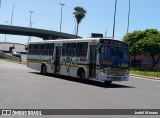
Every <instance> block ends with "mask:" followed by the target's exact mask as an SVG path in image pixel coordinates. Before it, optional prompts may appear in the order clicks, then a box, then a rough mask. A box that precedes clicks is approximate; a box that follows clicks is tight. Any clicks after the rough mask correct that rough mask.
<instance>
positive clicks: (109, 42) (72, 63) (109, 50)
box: [27, 38, 129, 84]
mask: <svg viewBox="0 0 160 118" xmlns="http://www.w3.org/2000/svg"><path fill="white" fill-rule="evenodd" d="M27 60H28V62H27V66H28V67H29V68H32V69H35V70H38V71H40V72H41V74H43V75H45V74H46V73H52V74H59V75H65V76H71V77H76V78H81V79H95V80H100V81H104V82H106V83H107V84H110V83H111V82H112V81H127V80H128V79H129V51H128V45H127V44H126V43H124V42H122V41H119V40H114V39H105V38H86V39H57V40H45V41H40V42H31V43H30V44H29V51H28V59H27Z"/></svg>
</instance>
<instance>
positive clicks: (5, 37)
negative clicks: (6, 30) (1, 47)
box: [5, 21, 8, 42]
mask: <svg viewBox="0 0 160 118" xmlns="http://www.w3.org/2000/svg"><path fill="white" fill-rule="evenodd" d="M5 22H6V25H7V23H8V21H5ZM6 39H7V34H5V42H6Z"/></svg>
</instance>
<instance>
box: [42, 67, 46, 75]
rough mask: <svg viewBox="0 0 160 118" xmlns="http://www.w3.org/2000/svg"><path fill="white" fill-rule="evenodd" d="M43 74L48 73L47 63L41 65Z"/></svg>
mask: <svg viewBox="0 0 160 118" xmlns="http://www.w3.org/2000/svg"><path fill="white" fill-rule="evenodd" d="M41 74H42V75H46V74H47V71H46V65H42V67H41Z"/></svg>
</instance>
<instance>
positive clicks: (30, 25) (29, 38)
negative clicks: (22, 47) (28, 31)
mask: <svg viewBox="0 0 160 118" xmlns="http://www.w3.org/2000/svg"><path fill="white" fill-rule="evenodd" d="M29 13H30V21H29V22H30V23H29V28H32V14H33V13H34V12H33V11H29ZM30 41H31V36H29V37H28V45H29V42H30Z"/></svg>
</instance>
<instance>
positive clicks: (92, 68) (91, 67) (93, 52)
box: [89, 45, 97, 78]
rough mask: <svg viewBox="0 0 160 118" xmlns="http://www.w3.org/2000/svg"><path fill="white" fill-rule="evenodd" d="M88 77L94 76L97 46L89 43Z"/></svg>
mask: <svg viewBox="0 0 160 118" xmlns="http://www.w3.org/2000/svg"><path fill="white" fill-rule="evenodd" d="M89 60H90V61H89V77H90V78H95V77H96V60H97V46H95V45H90V59H89Z"/></svg>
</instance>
